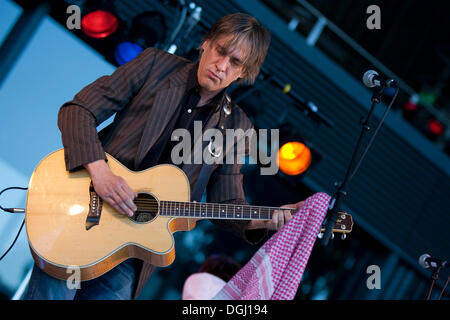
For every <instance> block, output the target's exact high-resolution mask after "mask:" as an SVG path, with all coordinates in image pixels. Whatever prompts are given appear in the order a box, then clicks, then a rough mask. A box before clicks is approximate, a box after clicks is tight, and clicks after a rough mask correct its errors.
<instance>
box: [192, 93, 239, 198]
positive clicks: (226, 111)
mask: <svg viewBox="0 0 450 320" xmlns="http://www.w3.org/2000/svg"><path fill="white" fill-rule="evenodd" d="M224 99H225V103H222V110H221V111H220V116H219V121H218V125H217V127H218V128H219V129H220V130H221V132H222V136H223V137H225V131H226V129H227V128H226V123H227V122H226V119H227V118H228V116H229V115H230V114H231V110H232V106H231V99H230V97H229V96H228V95H227V94H225V98H224ZM223 149H224V148H222V152H223ZM214 166H215V163H212V164H207V163H203V165H202V169H201V170H200V175H199V177H198V179H197V182H196V183H195V186H194V190H193V191H192V194H191V201H196V202H200V201H201V200H202V196H203V193H204V192H205V189H206V186H207V185H208V181H209V178H210V176H211V174H212V172H213V170H214Z"/></svg>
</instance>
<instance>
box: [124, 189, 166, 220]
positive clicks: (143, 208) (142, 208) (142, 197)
mask: <svg viewBox="0 0 450 320" xmlns="http://www.w3.org/2000/svg"><path fill="white" fill-rule="evenodd" d="M134 204H135V205H136V207H137V210H136V212H135V213H134V215H133V216H132V217H131V218H129V219H130V220H133V221H134V222H136V223H148V222H150V221H152V220H153V219H155V217H156V215H157V214H158V207H159V204H158V200H156V198H155V197H154V196H152V195H151V194H148V193H138V196H137V197H136V199H134Z"/></svg>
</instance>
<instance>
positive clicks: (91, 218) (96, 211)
mask: <svg viewBox="0 0 450 320" xmlns="http://www.w3.org/2000/svg"><path fill="white" fill-rule="evenodd" d="M89 195H90V202H89V213H88V216H87V218H86V230H89V229H90V228H92V227H93V226H95V225H98V224H99V223H100V216H101V214H102V206H103V200H102V198H100V197H99V195H98V194H97V192H95V189H94V185H93V184H92V181H91V184H90V186H89Z"/></svg>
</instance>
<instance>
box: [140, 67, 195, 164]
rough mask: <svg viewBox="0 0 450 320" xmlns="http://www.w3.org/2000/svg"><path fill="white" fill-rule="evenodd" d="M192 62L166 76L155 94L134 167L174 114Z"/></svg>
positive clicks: (183, 90) (184, 88)
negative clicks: (165, 83) (162, 84)
mask: <svg viewBox="0 0 450 320" xmlns="http://www.w3.org/2000/svg"><path fill="white" fill-rule="evenodd" d="M193 66H194V64H188V65H186V66H184V67H182V68H181V69H180V70H179V71H177V72H175V73H174V74H173V75H172V76H169V77H168V78H167V80H165V81H167V85H165V86H162V89H160V90H159V91H158V92H156V94H155V100H154V102H153V106H152V110H151V112H150V115H149V117H148V120H147V123H146V125H145V128H144V131H143V134H142V138H141V141H140V143H139V147H138V152H137V156H136V160H135V168H138V167H139V165H140V163H141V161H142V160H143V159H144V157H145V155H146V154H147V152H148V151H149V150H150V148H151V147H152V146H153V145H154V144H155V142H156V141H157V140H158V138H159V137H160V136H161V134H162V132H163V130H164V128H165V127H166V126H167V124H168V122H169V120H170V119H171V118H172V117H173V116H174V113H175V111H176V108H177V106H178V105H179V104H180V101H181V98H182V97H183V94H184V92H185V90H186V83H187V77H188V74H189V71H190V70H191V68H192V67H193Z"/></svg>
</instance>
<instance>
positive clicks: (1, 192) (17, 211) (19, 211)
mask: <svg viewBox="0 0 450 320" xmlns="http://www.w3.org/2000/svg"><path fill="white" fill-rule="evenodd" d="M12 189H18V190H28V188H22V187H9V188H6V189H3V190H2V191H0V196H1V195H2V194H3V192H5V191H8V190H12ZM0 209H2V210H3V211H6V212H11V213H23V212H25V210H23V209H16V208H3V207H2V206H0ZM24 224H25V219H23V221H22V225H21V226H20V228H19V232H17V235H16V237H15V239H14V241H13V243H12V244H11V245H10V246H9V248H8V249H7V250H6V251H5V253H3V254H2V256H1V257H0V261H2V259H3V258H4V257H5V256H6V255H7V254H8V252H9V251H10V250H11V249H12V247H13V246H14V244H15V243H16V241H17V239H18V238H19V235H20V232H21V231H22V228H23V225H24Z"/></svg>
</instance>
